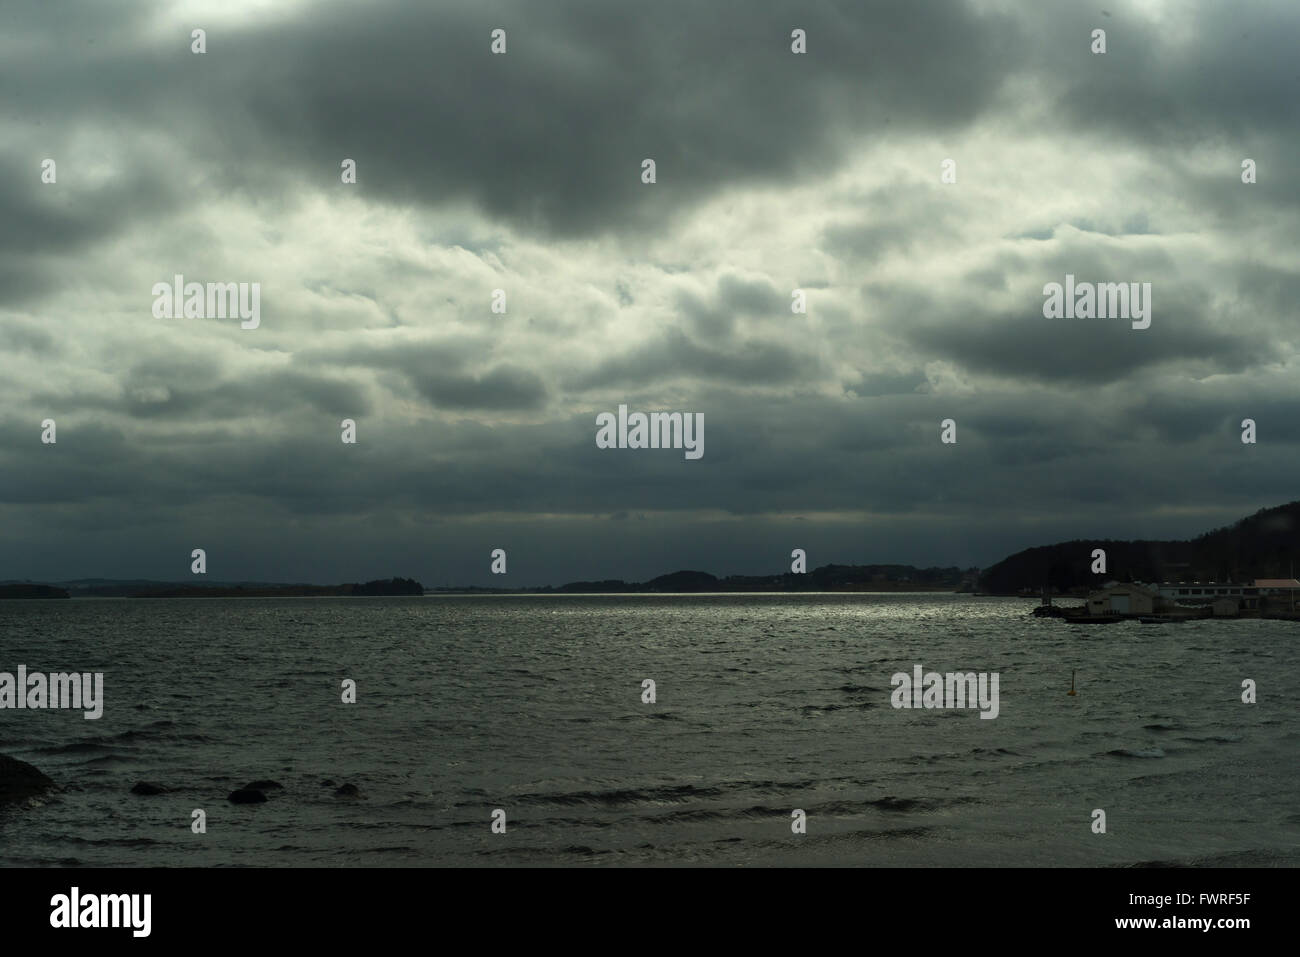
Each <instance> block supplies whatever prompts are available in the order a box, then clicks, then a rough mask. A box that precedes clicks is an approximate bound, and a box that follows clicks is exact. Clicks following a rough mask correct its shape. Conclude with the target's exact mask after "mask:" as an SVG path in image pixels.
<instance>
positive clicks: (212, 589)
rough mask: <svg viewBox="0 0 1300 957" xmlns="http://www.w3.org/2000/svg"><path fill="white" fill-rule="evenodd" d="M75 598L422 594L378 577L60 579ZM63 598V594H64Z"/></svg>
mask: <svg viewBox="0 0 1300 957" xmlns="http://www.w3.org/2000/svg"><path fill="white" fill-rule="evenodd" d="M63 584H64V585H65V586H66V587H67V589H68V590H69V591H70V592H71V593H72V594H73V595H74V596H75V597H78V598H327V597H349V596H351V597H358V596H365V597H371V596H383V595H390V596H391V595H423V594H424V586H423V585H421V584H420V583H419V582H418V581H416V580H415V579H413V578H381V579H376V580H375V581H368V582H364V583H361V584H356V583H350V584H346V585H302V584H297V585H279V584H272V583H267V582H213V583H211V584H188V583H179V582H151V581H127V582H115V581H109V580H106V579H100V578H93V579H82V580H79V581H72V582H64V583H63ZM65 597H66V594H65Z"/></svg>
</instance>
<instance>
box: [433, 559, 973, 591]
mask: <svg viewBox="0 0 1300 957" xmlns="http://www.w3.org/2000/svg"><path fill="white" fill-rule="evenodd" d="M977 574H978V569H974V568H968V569H964V570H963V569H961V568H957V567H956V566H953V567H951V568H914V567H913V566H911V565H823V566H821V567H820V568H814V569H813V570H812V571H810V572H807V573H801V574H795V573H794V572H785V573H784V574H781V575H728V576H727V577H726V578H718V577H717V576H716V575H712V574H710V573H709V572H701V571H691V570H688V569H683V570H682V571H676V572H669V573H668V574H667V575H660V576H658V577H657V578H652V579H650V580H649V581H647V582H629V581H624V580H623V579H621V578H606V579H603V580H601V581H577V582H569V583H568V584H567V585H558V586H554V587H552V586H550V585H548V586H546V587H544V588H483V587H474V588H459V587H442V588H430V589H428V590H429V591H430V592H433V593H440V594H540V595H547V594H556V595H572V594H602V593H605V594H612V593H621V594H640V593H644V594H655V593H673V594H680V593H683V592H685V593H690V592H761V591H954V590H956V589H958V588H960V587H961V586H962V585H963V584H966V585H969V586H973V585H974V581H975V577H976V575H977Z"/></svg>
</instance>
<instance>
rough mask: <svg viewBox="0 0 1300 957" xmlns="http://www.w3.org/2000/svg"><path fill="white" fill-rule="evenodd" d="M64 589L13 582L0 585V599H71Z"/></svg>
mask: <svg viewBox="0 0 1300 957" xmlns="http://www.w3.org/2000/svg"><path fill="white" fill-rule="evenodd" d="M71 597H72V596H71V595H69V594H68V591H67V589H65V588H56V587H54V586H53V585H37V584H34V583H32V582H15V583H12V584H7V585H0V598H71Z"/></svg>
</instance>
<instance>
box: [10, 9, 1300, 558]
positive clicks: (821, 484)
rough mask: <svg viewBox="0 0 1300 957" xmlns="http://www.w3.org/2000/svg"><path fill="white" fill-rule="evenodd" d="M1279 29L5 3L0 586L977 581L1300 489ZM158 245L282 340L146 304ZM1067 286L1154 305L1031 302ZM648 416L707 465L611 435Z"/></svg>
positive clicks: (780, 12) (947, 16)
mask: <svg viewBox="0 0 1300 957" xmlns="http://www.w3.org/2000/svg"><path fill="white" fill-rule="evenodd" d="M196 28H201V29H204V30H205V31H206V46H207V49H206V52H205V53H202V54H195V53H193V52H191V32H192V31H193V30H194V29H196ZM497 28H500V29H504V30H505V31H506V36H507V52H506V53H505V54H504V55H493V54H492V53H491V51H490V49H489V47H490V33H491V31H492V30H494V29H497ZM796 28H798V29H802V30H804V31H806V34H807V52H806V53H804V54H795V53H792V52H791V48H790V43H791V41H790V35H791V31H792V30H794V29H796ZM1098 28H1100V29H1104V30H1105V31H1106V36H1107V51H1106V53H1104V54H1095V53H1093V52H1092V51H1091V45H1092V40H1091V33H1092V31H1093V30H1094V29H1098ZM1297 47H1300V8H1298V7H1297V6H1296V5H1295V4H1293V3H1290V2H1287V0H1277V2H1271V3H1266V2H1245V3H1239V4H1234V5H1231V6H1225V5H1222V4H1218V3H1212V2H1208V0H1206V2H1191V3H1175V2H1146V3H1122V2H1117V3H1111V4H1108V5H1107V6H1106V9H1105V11H1104V12H1103V10H1102V9H1101V8H1100V7H1095V8H1094V7H1090V6H1088V5H1081V4H1077V3H1046V4H1044V3H1033V2H1024V3H1016V2H1001V0H970V2H936V0H918V2H913V3H908V4H871V3H847V2H846V3H837V2H824V3H816V4H808V3H796V2H775V0H773V2H743V3H742V2H716V3H707V4H701V3H695V2H661V3H654V4H635V3H629V2H621V0H620V2H617V3H609V2H597V0H567V2H566V0H561V2H556V3H548V4H544V5H538V4H535V3H522V2H482V0H465V2H440V3H436V4H420V5H416V4H409V3H398V2H376V3H369V4H365V5H356V4H345V3H332V2H318V3H313V2H293V3H265V2H244V3H233V2H232V3H221V4H208V3H197V2H178V3H160V2H131V3H119V4H112V5H107V4H103V3H98V2H89V0H72V2H68V3H61V4H48V3H43V2H36V0H31V2H24V0H17V2H11V3H7V4H6V5H5V6H4V9H3V11H0V88H3V89H4V90H5V91H6V98H5V102H4V107H3V109H4V120H3V122H4V126H5V131H6V135H5V137H4V138H3V142H0V218H2V221H3V223H4V229H3V231H0V343H3V347H4V348H3V351H2V353H0V372H2V373H3V375H0V400H2V401H3V406H2V411H0V476H3V478H0V521H3V523H4V528H5V537H4V541H5V547H4V549H3V550H0V578H8V577H32V578H69V577H79V576H105V577H136V576H150V577H166V578H183V577H185V575H186V573H187V569H188V555H189V550H190V549H191V548H192V547H198V546H201V547H204V548H205V549H206V550H207V552H208V555H209V556H210V559H209V577H212V578H223V579H229V578H262V579H275V580H294V581H300V580H318V581H324V580H351V579H357V578H364V577H375V576H378V575H388V574H403V575H407V574H409V575H414V576H416V577H419V578H421V579H422V580H423V581H425V582H426V583H428V584H439V583H488V582H489V581H490V580H491V578H492V576H490V575H489V573H488V564H489V563H488V554H489V552H490V550H491V549H492V548H494V547H507V548H509V549H510V565H509V567H510V571H511V574H510V576H509V578H510V580H511V581H513V582H517V583H520V584H534V583H544V582H555V581H562V580H567V579H574V578H603V577H627V578H640V577H645V576H648V575H653V574H657V573H659V572H662V571H666V570H669V569H673V568H678V567H704V568H708V569H710V570H713V571H715V572H718V573H727V572H762V571H775V570H778V569H780V568H782V567H784V564H783V562H784V560H785V558H784V556H788V554H789V551H790V549H791V548H792V547H795V546H798V547H802V548H805V549H807V550H808V554H809V558H810V561H811V563H812V564H814V565H815V564H820V563H822V562H826V561H841V562H849V561H902V562H914V563H918V564H932V563H935V564H949V563H957V564H963V565H965V564H988V563H991V562H992V561H994V560H996V559H997V558H999V557H1001V556H1002V554H1004V553H1005V552H1008V551H1012V550H1016V549H1018V548H1021V547H1024V546H1027V545H1031V544H1035V543H1039V542H1043V541H1048V540H1052V539H1055V538H1059V537H1070V538H1073V537H1088V536H1107V537H1120V538H1124V537H1160V536H1181V535H1186V534H1193V533H1197V532H1199V531H1202V530H1204V529H1206V528H1208V527H1212V526H1214V525H1218V524H1222V523H1223V522H1225V521H1228V520H1231V519H1233V518H1235V517H1238V516H1239V515H1241V514H1244V513H1247V512H1250V511H1253V510H1255V509H1256V508H1259V507H1263V506H1266V505H1271V504H1277V503H1279V502H1282V501H1287V500H1289V499H1292V498H1294V497H1295V496H1294V485H1293V483H1292V482H1291V481H1290V479H1291V476H1292V475H1293V474H1294V472H1295V469H1296V466H1297V464H1298V462H1297V459H1298V455H1297V451H1298V446H1297V443H1298V442H1300V429H1297V427H1296V426H1295V424H1294V419H1295V416H1294V408H1295V398H1296V394H1295V393H1296V386H1295V382H1296V373H1297V369H1296V362H1297V360H1296V335H1295V332H1294V329H1295V325H1294V314H1295V303H1296V302H1297V296H1298V295H1300V267H1297V265H1296V262H1297V259H1296V255H1295V252H1296V249H1297V248H1298V242H1300V217H1297V216H1296V211H1297V197H1300V190H1298V189H1297V188H1296V183H1297V178H1298V177H1300V160H1298V159H1297V157H1300V151H1298V150H1297V145H1298V144H1297V139H1298V134H1297V132H1296V131H1297V129H1298V128H1300V126H1298V125H1297V119H1298V118H1300V117H1298V116H1297V112H1298V109H1297V105H1296V104H1297V102H1300V100H1298V99H1297V96H1296V93H1297V90H1298V89H1300V70H1298V69H1297V68H1296V66H1295V62H1294V60H1295V58H1294V55H1293V53H1294V50H1295V49H1297ZM646 158H651V159H653V160H654V161H655V164H656V181H655V183H654V184H653V185H647V184H645V183H643V182H642V176H641V173H642V161H643V160H644V159H646ZM1247 158H1249V159H1251V160H1253V161H1254V163H1255V164H1256V168H1257V182H1256V183H1254V184H1250V185H1247V184H1244V183H1243V182H1242V178H1241V168H1242V162H1243V160H1245V159H1247ZM47 159H52V160H54V161H55V163H56V164H57V165H56V169H57V178H56V181H55V182H53V183H44V182H42V164H43V163H44V161H45V160H47ZM345 159H351V160H354V161H355V163H356V182H355V183H354V184H353V183H344V182H343V181H342V177H341V175H340V173H341V168H342V163H343V161H344V160H345ZM945 160H952V161H953V164H954V165H953V167H952V168H953V169H954V170H955V182H944V181H943V179H942V177H941V174H942V171H943V165H942V164H943V163H944V161H945ZM177 274H181V275H184V276H185V277H186V279H187V280H191V279H192V280H193V281H196V282H201V283H208V282H223V283H224V282H257V283H259V284H260V290H261V322H260V325H259V327H258V328H257V329H255V330H243V329H241V328H240V324H239V322H238V320H237V319H236V320H233V321H232V320H222V319H207V318H203V319H200V318H178V319H157V318H155V317H154V316H153V314H152V312H151V309H150V306H151V302H152V297H151V294H150V290H151V289H152V287H153V285H154V284H155V283H157V282H170V281H171V279H172V277H173V276H174V275H177ZM1067 274H1071V275H1074V276H1076V277H1077V278H1078V279H1079V280H1080V281H1088V282H1139V283H1151V286H1152V290H1153V292H1152V322H1151V326H1150V328H1149V329H1145V330H1141V331H1137V330H1134V329H1132V328H1130V326H1129V323H1127V322H1124V321H1111V320H1088V319H1075V320H1065V319H1061V320H1052V319H1045V318H1044V317H1043V311H1042V305H1043V288H1044V285H1045V284H1047V283H1052V282H1057V283H1060V282H1062V281H1063V278H1064V277H1065V276H1066V275H1067ZM497 290H500V291H501V293H502V296H501V297H500V299H499V303H498V306H499V307H498V309H497V310H495V311H494V309H493V303H494V301H498V300H497V299H496V298H494V297H496V291H497ZM796 290H800V291H802V295H803V297H804V298H805V300H806V303H807V311H806V312H796V311H792V308H791V305H792V301H793V299H792V296H793V295H794V294H795V291H796ZM620 404H626V405H627V406H628V407H629V408H632V409H645V410H656V409H660V410H665V411H672V410H684V409H689V410H692V411H693V412H698V413H702V414H703V415H704V417H705V419H706V420H707V422H708V441H707V451H706V454H705V455H704V456H703V458H701V459H699V460H696V461H685V460H683V457H682V455H681V454H680V452H676V453H674V452H671V451H664V452H662V453H660V452H658V451H653V450H646V451H637V450H602V449H598V448H597V447H596V445H595V442H594V436H595V421H596V415H597V414H598V413H600V412H602V411H607V410H610V409H614V408H617V406H618V405H620ZM1246 417H1250V418H1253V419H1255V420H1256V421H1257V423H1258V431H1259V441H1258V444H1257V445H1243V444H1242V443H1241V441H1240V427H1239V425H1240V422H1241V420H1242V419H1243V418H1246ZM47 418H53V419H55V420H56V422H57V423H58V433H57V435H58V438H57V443H56V444H54V445H44V444H42V443H41V441H40V435H41V426H40V424H41V422H42V420H44V419H47ZM344 418H350V419H354V420H355V421H356V423H357V437H358V441H357V444H356V445H344V444H343V443H342V442H341V441H340V422H341V420H342V419H344ZM946 418H952V419H955V420H956V422H957V443H956V444H955V445H945V444H941V443H940V441H939V436H940V422H941V420H943V419H946ZM492 583H494V584H500V581H499V579H498V580H497V581H493V582H492Z"/></svg>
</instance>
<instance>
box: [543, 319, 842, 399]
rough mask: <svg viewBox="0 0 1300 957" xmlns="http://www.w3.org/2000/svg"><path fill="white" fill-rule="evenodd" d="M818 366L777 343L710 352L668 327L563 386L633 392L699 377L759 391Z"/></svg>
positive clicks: (804, 376)
mask: <svg viewBox="0 0 1300 957" xmlns="http://www.w3.org/2000/svg"><path fill="white" fill-rule="evenodd" d="M819 368H820V362H819V360H818V359H817V358H816V357H814V356H811V355H808V354H805V353H800V352H796V351H795V350H793V349H789V348H786V347H785V346H782V345H779V344H777V343H772V342H762V341H753V340H751V341H745V342H738V341H737V342H732V343H731V344H729V345H728V346H727V348H726V349H715V348H710V347H708V346H703V345H700V344H699V343H697V342H694V341H693V340H692V339H690V338H689V337H688V336H687V335H685V334H684V333H682V332H680V331H678V330H676V329H670V330H667V331H666V332H665V333H664V334H663V335H662V336H660V337H658V338H656V339H653V340H651V341H650V342H649V343H647V344H646V345H643V346H639V347H636V348H634V349H632V350H631V351H629V352H628V353H626V354H624V355H620V356H615V357H613V358H610V359H607V360H605V361H604V362H601V363H599V364H598V365H597V366H596V367H595V368H594V369H592V370H591V371H589V372H581V373H578V374H576V375H574V376H573V377H572V379H571V380H570V381H569V383H568V385H569V386H570V387H572V388H576V389H609V388H621V387H629V388H635V387H639V386H643V385H645V384H646V383H649V382H656V381H657V382H672V381H675V380H681V379H688V380H694V379H700V380H706V381H709V380H712V381H726V382H730V383H732V384H735V385H750V386H755V387H764V386H772V385H784V384H788V383H791V382H795V381H800V380H804V379H807V378H810V377H812V376H814V375H815V374H816V373H817V371H818V370H819Z"/></svg>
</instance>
